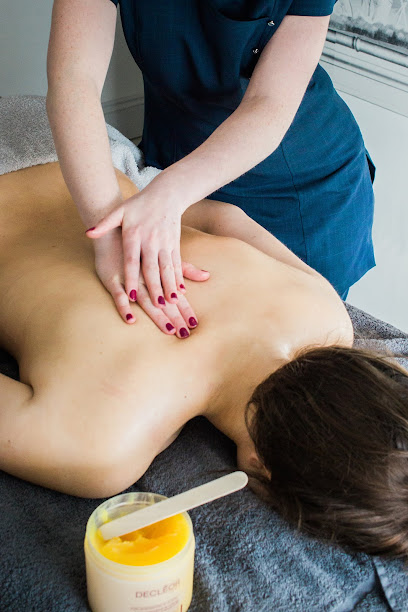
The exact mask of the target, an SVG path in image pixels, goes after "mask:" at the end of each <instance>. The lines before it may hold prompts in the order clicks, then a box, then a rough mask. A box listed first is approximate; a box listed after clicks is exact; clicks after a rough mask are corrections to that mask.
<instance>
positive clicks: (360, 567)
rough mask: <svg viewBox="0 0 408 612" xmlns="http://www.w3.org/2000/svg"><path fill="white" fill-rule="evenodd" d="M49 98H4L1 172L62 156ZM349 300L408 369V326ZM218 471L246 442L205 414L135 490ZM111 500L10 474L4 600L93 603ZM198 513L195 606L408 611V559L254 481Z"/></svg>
mask: <svg viewBox="0 0 408 612" xmlns="http://www.w3.org/2000/svg"><path fill="white" fill-rule="evenodd" d="M44 102H45V100H44V99H42V98H41V97H40V96H14V97H13V98H3V99H0V174H1V173H5V172H11V171H13V170H17V169H19V168H23V167H26V166H29V165H36V164H39V163H47V162H50V161H56V156H55V151H53V146H52V143H51V141H50V131H49V126H48V122H47V119H46V115H45V114H44ZM107 128H108V133H109V134H110V139H109V140H110V145H111V149H112V159H114V157H115V160H114V165H115V166H116V167H117V168H119V169H120V170H122V172H125V174H127V175H128V176H129V177H130V178H131V179H132V180H133V181H134V182H135V184H136V185H137V186H138V187H139V189H141V188H142V187H140V186H139V185H141V184H143V180H144V177H147V176H148V174H147V172H145V170H146V169H145V168H143V167H142V164H143V160H142V158H141V156H140V150H139V149H138V148H137V147H136V146H135V145H134V144H133V143H131V142H130V141H129V140H128V139H126V138H125V137H124V136H123V135H122V134H120V133H119V132H118V131H117V130H114V128H111V126H107ZM6 158H7V159H6ZM154 170H155V171H156V173H158V172H160V170H158V169H152V171H154ZM153 174H154V173H153ZM138 181H139V183H138ZM145 184H147V183H146V182H145V183H144V185H145ZM144 185H143V186H144ZM346 307H347V310H348V312H349V314H350V317H351V319H352V321H353V327H354V330H355V333H356V345H359V346H372V347H374V348H386V349H387V350H389V351H398V352H401V353H402V354H403V355H404V356H405V357H402V358H400V359H399V361H400V363H401V364H402V365H404V366H405V367H408V334H405V333H404V332H402V331H400V330H398V329H396V328H395V327H393V326H391V325H388V324H387V323H385V322H383V321H380V320H379V319H375V318H374V317H372V316H370V315H369V314H367V313H365V312H363V311H362V310H359V309H358V308H355V307H354V306H351V305H349V304H346ZM0 372H2V373H4V374H6V375H8V376H10V377H12V378H15V379H17V380H18V365H17V362H16V361H15V360H14V359H13V357H12V356H10V355H8V354H7V353H6V352H5V351H1V350H0ZM218 469H226V470H231V471H233V470H235V469H236V447H235V444H234V443H233V442H232V441H231V440H230V439H229V438H227V437H226V436H225V435H224V434H222V433H221V432H220V431H218V430H217V429H216V428H215V427H214V426H213V425H212V424H211V423H209V421H207V420H206V419H205V418H204V417H196V418H194V419H192V420H191V421H189V422H188V423H187V425H186V426H185V427H184V429H183V430H182V432H181V434H180V435H179V437H178V438H177V439H176V440H175V442H173V444H172V445H171V446H169V447H168V448H167V449H166V450H165V451H163V452H162V453H160V455H158V456H157V457H156V459H155V460H154V461H153V463H152V465H151V466H150V468H149V469H148V470H147V472H146V473H145V474H144V476H143V477H142V478H141V479H140V480H139V481H138V482H137V483H135V484H134V485H132V486H131V487H129V489H127V490H128V491H152V492H156V493H161V494H163V495H166V496H172V495H175V494H177V493H180V492H182V491H185V490H186V489H188V488H191V487H194V486H197V485H199V484H202V483H204V482H207V481H209V480H211V479H213V478H216V477H217V474H216V473H214V472H212V471H213V470H218ZM218 475H219V474H218ZM102 501H103V500H101V499H98V500H94V499H82V498H77V497H73V496H70V495H65V494H63V493H59V492H56V491H51V490H49V489H45V488H43V487H40V486H37V485H34V484H31V483H28V482H25V481H23V480H20V479H18V478H15V477H13V476H11V475H9V474H6V473H4V472H0V533H1V539H2V543H1V554H0V610H7V612H20V611H21V610H35V611H36V612H49V611H52V612H86V611H87V610H89V607H88V605H87V600H86V582H85V564H84V552H83V538H84V535H85V526H86V522H87V519H88V517H89V515H90V514H91V513H92V511H93V510H94V508H96V506H98V505H99V504H100V503H102ZM190 516H191V519H192V522H193V525H194V532H195V536H196V560H195V575H194V592H193V600H192V604H191V607H190V612H213V611H214V612H215V611H216V612H306V611H307V612H350V611H351V610H355V611H357V612H367V611H369V610H370V611H371V612H380V611H381V612H387V611H388V612H389V610H392V611H393V612H407V611H408V575H407V573H406V571H405V570H404V566H403V564H402V562H401V561H397V560H393V561H385V560H382V559H380V558H378V557H370V556H368V555H365V554H361V553H353V552H350V551H347V550H344V549H343V548H340V547H337V546H331V545H328V544H326V543H323V542H320V541H319V540H316V539H314V538H311V537H308V536H306V535H303V534H299V533H297V532H296V531H295V530H294V529H293V528H292V527H290V526H289V525H288V524H287V523H286V522H285V521H283V520H282V519H281V518H280V517H279V516H278V515H277V514H276V513H275V512H272V511H271V510H270V508H269V507H268V506H267V505H266V504H265V503H264V502H262V501H261V500H260V499H258V498H257V497H256V496H255V494H254V493H253V492H252V491H251V490H250V489H249V488H247V487H246V488H245V489H243V490H241V491H238V492H236V493H234V494H233V495H229V496H227V497H225V498H222V499H219V500H216V501H214V502H212V503H211V504H206V505H204V506H201V507H199V508H195V509H193V510H191V511H190ZM62 525H63V526H64V528H63V529H61V528H60V527H61V526H62Z"/></svg>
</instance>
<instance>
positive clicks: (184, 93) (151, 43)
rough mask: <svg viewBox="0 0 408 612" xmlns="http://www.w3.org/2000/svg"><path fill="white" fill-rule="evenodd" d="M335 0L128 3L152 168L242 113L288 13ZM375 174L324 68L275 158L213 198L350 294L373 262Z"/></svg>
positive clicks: (125, 18) (325, 6)
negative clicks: (265, 55) (236, 210)
mask: <svg viewBox="0 0 408 612" xmlns="http://www.w3.org/2000/svg"><path fill="white" fill-rule="evenodd" d="M112 2H114V4H118V0H112ZM334 3H335V0H293V1H291V0H246V1H245V0H154V1H152V0H119V7H120V14H121V20H122V27H123V31H124V35H125V39H126V42H127V45H128V47H129V50H130V52H131V53H132V55H133V58H134V59H135V61H136V63H137V65H138V66H139V68H140V70H141V71H142V74H143V81H144V92H145V111H144V112H145V115H144V127H143V137H142V140H141V142H140V144H139V148H140V149H141V150H142V152H143V154H144V158H145V163H146V165H151V166H156V167H158V168H161V169H164V168H166V167H168V166H170V165H171V164H173V163H174V162H176V161H178V160H179V159H182V158H183V157H185V156H186V155H188V154H189V153H191V152H192V151H194V150H195V149H196V148H197V147H198V146H199V145H200V144H201V143H202V142H204V141H205V140H206V139H207V138H208V137H209V136H210V135H211V134H212V132H213V131H214V130H215V129H216V128H217V127H218V126H219V125H220V124H221V123H222V122H223V121H224V120H225V119H227V117H229V115H230V114H231V113H232V112H234V110H235V109H236V108H237V106H238V105H239V103H240V102H241V100H242V98H243V96H244V94H245V91H246V88H247V86H248V83H249V79H250V78H251V74H252V72H253V70H254V68H255V66H256V63H257V61H258V59H259V57H260V54H261V52H262V50H263V49H264V47H265V45H266V44H267V42H268V41H269V40H270V39H271V37H272V36H273V35H274V33H275V32H276V31H277V29H278V27H279V25H280V23H281V22H282V19H283V18H284V17H285V15H290V14H293V15H314V16H318V15H330V14H331V12H332V10H333V6H334ZM202 171H203V173H205V171H206V169H205V168H203V169H202ZM374 175H375V166H374V164H373V162H372V160H371V157H370V156H369V154H368V152H367V150H366V148H365V145H364V141H363V137H362V134H361V131H360V129H359V126H358V124H357V122H356V120H355V118H354V116H353V114H352V112H351V110H350V109H349V108H348V106H347V104H346V103H345V102H344V101H343V99H342V98H341V97H340V96H339V95H338V93H337V92H336V90H335V89H334V87H333V83H332V81H331V79H330V77H329V75H328V74H327V72H326V71H325V70H324V69H323V67H322V66H321V65H320V64H318V65H317V67H316V69H315V71H314V73H313V75H312V77H311V79H310V82H309V84H308V86H307V90H306V92H305V95H304V97H303V99H302V102H301V104H300V107H299V109H298V111H297V113H296V115H295V117H294V119H293V121H292V124H291V125H290V127H289V129H288V131H287V132H286V134H285V136H284V137H283V139H282V141H281V143H280V145H279V146H278V147H277V148H276V149H275V151H274V152H273V153H272V154H271V155H269V156H268V157H267V158H266V159H264V160H263V161H262V162H260V163H259V164H257V165H256V166H254V167H253V168H252V169H250V170H249V171H248V172H246V173H244V174H243V175H242V176H240V177H238V178H237V179H235V180H234V181H232V182H231V183H229V184H227V185H225V186H223V187H222V188H221V189H218V190H217V191H215V192H213V193H212V194H209V195H208V196H207V197H208V198H210V199H213V200H221V201H224V202H230V203H231V204H235V205H237V206H239V207H240V208H242V209H243V210H244V211H245V212H246V213H247V214H248V215H249V216H251V217H252V218H253V219H255V221H257V222H258V223H260V224H261V225H262V226H263V227H265V228H266V229H267V230H269V231H270V232H271V233H272V234H274V235H275V236H276V237H277V238H278V239H279V240H281V241H282V242H283V243H284V244H285V245H286V246H287V247H289V248H290V249H291V250H292V251H293V252H294V253H295V254H296V255H297V256H298V257H300V258H301V259H302V260H303V261H305V262H306V263H307V264H309V265H310V266H311V267H313V268H314V269H316V270H317V271H318V272H320V273H321V274H322V275H323V276H325V277H326V278H327V279H328V280H329V281H330V282H331V283H332V284H333V286H334V287H335V289H336V290H337V291H338V292H339V294H340V295H341V294H343V293H344V292H345V291H346V290H347V289H348V288H349V287H350V286H351V285H352V284H353V283H355V282H356V281H357V280H358V279H359V278H361V277H362V276H363V275H364V274H365V273H366V272H367V271H368V270H369V269H370V268H372V267H373V266H374V265H375V258H374V251H373V244H372V223H373V208H374V194H373V188H372V181H373V180H374Z"/></svg>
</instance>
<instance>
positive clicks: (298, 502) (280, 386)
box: [245, 346, 408, 558]
mask: <svg viewBox="0 0 408 612" xmlns="http://www.w3.org/2000/svg"><path fill="white" fill-rule="evenodd" d="M400 356H401V357H403V356H402V355H400ZM391 357H392V356H389V355H387V354H382V353H379V352H374V351H372V350H367V349H364V348H349V347H343V346H330V347H319V348H315V347H313V348H310V347H305V348H303V349H301V350H300V351H298V353H297V354H296V355H295V358H294V359H292V360H291V361H290V362H288V363H286V364H284V365H283V366H281V367H280V368H279V369H278V370H276V371H275V372H273V373H272V374H271V375H270V376H269V377H268V378H267V379H266V380H264V381H263V382H262V383H261V384H260V385H259V386H258V387H257V388H256V389H255V391H254V393H253V395H252V397H251V400H250V401H249V402H248V405H247V407H246V411H245V420H246V424H247V427H248V431H249V433H250V435H251V438H252V439H253V441H254V444H255V447H256V450H257V453H258V455H259V457H260V458H261V460H262V461H263V463H264V465H265V467H266V468H267V470H269V472H270V473H271V478H270V479H268V478H267V477H266V476H263V475H262V474H256V473H253V474H252V476H253V477H254V478H255V479H256V483H257V486H258V487H259V485H260V487H261V488H260V491H262V496H263V497H264V499H265V500H267V501H268V503H270V504H271V505H272V506H273V508H275V509H276V510H277V511H278V512H279V513H280V514H281V515H282V516H283V517H284V518H286V519H287V520H289V521H290V522H291V523H292V524H295V525H297V527H298V528H299V529H303V530H304V531H306V532H308V533H310V534H312V535H314V536H317V537H320V538H324V539H326V540H330V541H332V542H336V543H338V544H341V545H349V546H351V547H352V548H354V549H356V550H359V551H363V552H366V553H369V554H379V555H385V556H395V557H406V558H407V557H408V372H407V371H405V370H404V369H403V368H402V367H401V366H400V365H399V364H398V363H397V361H394V360H393V359H392V358H391Z"/></svg>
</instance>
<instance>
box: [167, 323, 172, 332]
mask: <svg viewBox="0 0 408 612" xmlns="http://www.w3.org/2000/svg"><path fill="white" fill-rule="evenodd" d="M166 329H167V330H168V331H171V330H172V329H174V325H172V324H171V323H166Z"/></svg>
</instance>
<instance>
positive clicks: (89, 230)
mask: <svg viewBox="0 0 408 612" xmlns="http://www.w3.org/2000/svg"><path fill="white" fill-rule="evenodd" d="M95 227H96V225H94V227H90V228H89V229H87V230H86V232H91V231H92V230H94V229H95ZM86 232H85V234H86Z"/></svg>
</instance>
